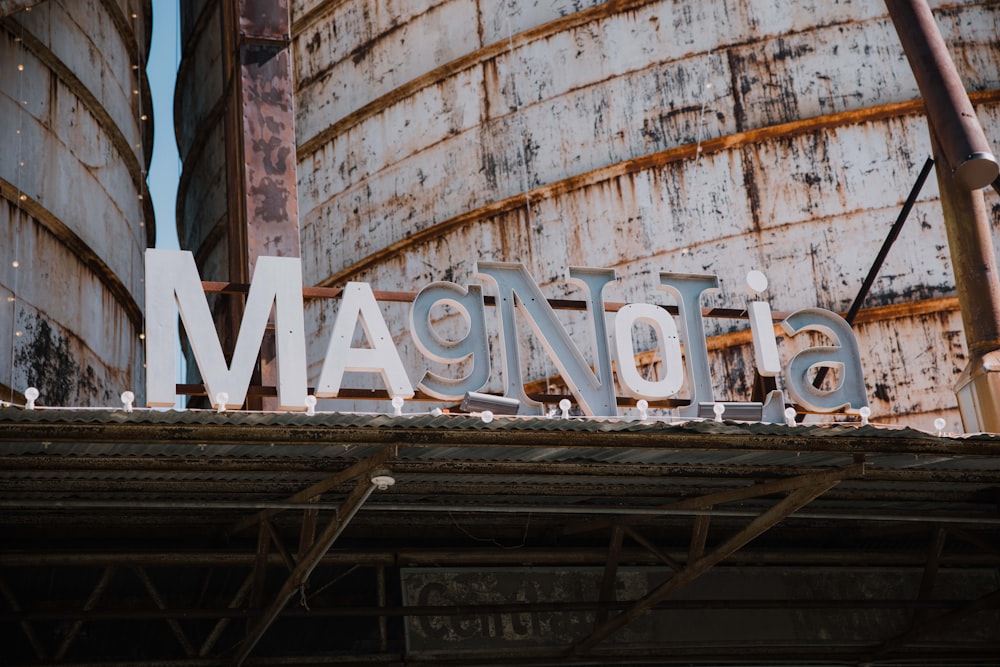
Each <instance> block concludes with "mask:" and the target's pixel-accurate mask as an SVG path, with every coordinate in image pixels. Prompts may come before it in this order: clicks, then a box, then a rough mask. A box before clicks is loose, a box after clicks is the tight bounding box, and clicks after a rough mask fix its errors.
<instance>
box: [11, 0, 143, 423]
mask: <svg viewBox="0 0 1000 667" xmlns="http://www.w3.org/2000/svg"><path fill="white" fill-rule="evenodd" d="M15 9H16V11H12V12H11V13H9V14H8V15H7V16H4V17H3V18H0V49H2V51H3V53H2V55H0V63H2V68H0V106H2V109H0V137H3V138H4V143H5V146H6V147H5V149H4V150H3V152H2V154H0V186H2V199H3V203H2V205H0V234H2V242H0V246H2V248H3V256H4V260H5V261H4V262H3V266H2V267H0V297H2V303H0V308H2V309H3V316H2V318H0V320H2V323H3V326H0V389H2V391H3V392H4V395H3V396H0V398H3V399H4V400H6V399H8V398H10V396H12V395H13V396H15V397H17V396H19V395H20V394H21V393H22V392H23V391H24V390H25V389H26V388H27V387H29V386H34V387H37V388H38V389H39V392H40V397H39V399H38V400H39V403H41V404H45V405H114V404H115V403H116V402H117V397H118V395H119V394H120V393H121V392H122V391H124V390H126V389H132V390H135V391H136V393H137V394H139V395H140V397H141V394H142V386H143V383H144V380H143V378H144V373H143V359H142V341H141V339H140V334H141V333H142V330H143V316H142V312H143V310H142V293H143V288H142V281H143V266H142V254H143V250H144V248H145V247H146V246H147V244H151V241H152V239H153V215H152V209H151V206H150V202H149V197H148V196H147V191H146V185H145V169H146V164H147V162H146V157H147V156H148V155H149V154H150V150H151V148H152V145H151V141H152V123H151V122H150V121H149V119H151V117H152V112H151V110H150V105H149V96H148V87H147V86H146V85H145V81H144V76H140V73H141V70H142V69H144V67H145V58H146V55H147V45H148V43H149V32H148V29H149V18H150V15H151V9H150V7H149V5H148V3H145V2H139V1H138V0H119V1H118V2H100V1H98V0H87V1H81V2H71V3H70V2H59V1H56V0H52V1H45V2H40V3H36V4H35V5H34V6H33V7H31V8H30V9H21V8H15ZM142 114H145V115H146V116H147V120H146V121H143V120H141V119H140V115H142ZM15 263H16V264H17V266H15ZM11 385H12V386H11ZM12 390H13V393H11V392H12Z"/></svg>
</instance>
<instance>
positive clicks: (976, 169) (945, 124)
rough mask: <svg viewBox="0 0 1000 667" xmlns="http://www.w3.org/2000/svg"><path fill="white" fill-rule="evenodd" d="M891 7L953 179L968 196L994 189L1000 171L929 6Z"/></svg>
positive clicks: (918, 0) (894, 0)
mask: <svg viewBox="0 0 1000 667" xmlns="http://www.w3.org/2000/svg"><path fill="white" fill-rule="evenodd" d="M885 5H886V7H887V8H888V10H889V16H890V17H891V18H892V22H893V25H895V26H896V32H897V33H898V35H899V41H900V42H901V43H902V45H903V51H904V52H905V53H906V58H907V60H909V62H910V69H912V70H913V76H914V78H915V79H916V80H917V86H918V87H919V88H920V95H921V96H922V97H923V99H924V106H925V107H926V109H927V118H928V121H929V122H930V124H931V127H932V128H933V131H934V132H935V134H937V136H938V138H939V140H940V141H941V146H942V148H943V149H944V151H943V153H944V158H945V161H946V162H947V164H948V165H949V166H950V168H951V171H952V175H953V176H954V177H955V180H956V181H957V182H958V184H959V185H960V186H961V187H963V188H964V189H966V190H975V189H977V188H984V187H986V186H988V185H990V183H992V182H993V180H994V179H995V178H997V176H998V174H1000V166H998V165H997V159H996V157H994V156H993V153H992V151H991V150H990V146H989V143H988V142H987V141H986V135H985V134H984V133H983V128H982V126H981V125H980V124H979V119H978V118H977V117H976V112H975V110H974V109H973V108H972V102H971V101H970V100H969V95H968V93H966V91H965V86H964V85H963V84H962V80H961V79H960V78H959V76H958V70H957V69H956V68H955V63H954V62H953V61H952V59H951V55H950V54H949V53H948V47H947V46H946V45H945V42H944V38H943V37H941V31H940V30H939V29H938V25H937V22H936V21H935V20H934V15H933V14H932V13H931V10H930V7H929V6H928V5H927V0H885Z"/></svg>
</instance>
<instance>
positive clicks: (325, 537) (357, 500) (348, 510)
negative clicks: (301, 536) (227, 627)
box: [234, 474, 375, 667]
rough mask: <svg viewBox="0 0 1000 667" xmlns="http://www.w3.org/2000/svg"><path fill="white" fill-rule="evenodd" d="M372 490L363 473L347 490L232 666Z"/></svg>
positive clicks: (257, 638)
mask: <svg viewBox="0 0 1000 667" xmlns="http://www.w3.org/2000/svg"><path fill="white" fill-rule="evenodd" d="M374 490H375V485H374V484H372V481H371V479H370V478H369V476H368V475H367V474H365V475H362V476H361V479H359V480H358V483H357V485H356V486H355V487H354V490H353V491H351V493H350V495H348V496H347V499H346V500H344V502H343V504H342V505H341V509H340V511H338V512H337V517H335V518H334V519H333V520H331V521H330V522H329V523H328V524H327V525H326V528H324V529H323V532H322V533H320V535H319V537H317V539H316V543H315V544H313V546H312V548H311V549H309V551H308V552H307V553H306V555H305V556H304V557H303V558H302V560H300V561H299V563H298V565H296V567H295V570H294V571H293V572H292V573H291V574H290V575H289V577H288V579H287V580H286V581H285V583H284V585H282V587H281V590H279V591H278V592H277V593H276V594H275V596H274V599H273V601H272V602H271V604H270V605H269V606H268V608H267V609H266V610H265V611H264V613H263V615H261V616H260V617H259V618H258V619H257V621H256V623H254V625H253V627H252V629H251V630H250V633H249V634H248V635H247V637H246V639H245V640H244V641H243V643H242V644H241V645H240V648H239V650H238V651H237V652H236V656H235V660H234V661H235V664H236V667H239V666H240V665H242V664H243V662H244V661H245V660H246V659H247V657H248V656H249V655H250V652H251V651H253V649H254V647H255V646H257V643H258V642H259V641H260V639H261V637H263V636H264V633H265V632H267V629H268V628H269V627H271V624H272V623H273V622H274V619H275V618H277V617H278V614H280V613H281V610H282V609H283V608H284V607H285V605H286V604H287V603H288V601H289V600H290V599H291V597H292V595H293V594H294V593H295V591H296V590H298V589H299V588H300V587H301V586H302V584H303V582H304V581H305V580H306V579H308V578H309V575H310V574H311V573H312V571H313V570H314V569H315V568H316V566H317V565H319V562H320V561H321V560H322V558H323V556H325V555H326V552H327V551H329V550H330V547H331V546H333V543H334V542H336V541H337V538H338V537H340V534H341V533H342V532H343V531H344V528H346V527H347V525H348V524H349V523H350V522H351V519H353V518H354V515H355V514H357V512H358V510H359V509H360V508H361V506H362V505H363V504H364V502H365V501H366V500H368V497H369V496H370V495H371V494H372V492H373V491H374Z"/></svg>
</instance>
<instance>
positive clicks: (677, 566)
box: [622, 526, 684, 572]
mask: <svg viewBox="0 0 1000 667" xmlns="http://www.w3.org/2000/svg"><path fill="white" fill-rule="evenodd" d="M622 529H623V530H624V531H625V534H626V535H628V536H629V537H631V538H632V539H633V540H634V541H635V543H636V544H638V545H639V546H641V547H642V548H643V549H645V550H646V551H648V552H649V553H651V554H653V555H654V556H656V557H657V558H659V559H660V560H661V561H663V563H664V564H665V565H666V566H667V567H669V568H670V569H671V570H673V571H674V572H680V571H681V570H683V569H684V566H683V565H682V564H681V562H680V561H679V560H677V559H676V558H673V557H672V556H670V554H668V553H666V552H664V551H663V550H662V549H659V548H658V547H657V546H656V545H655V544H653V543H652V542H650V541H649V540H647V539H646V538H645V537H643V536H642V535H641V534H640V533H639V532H638V531H637V530H635V528H633V527H632V526H622Z"/></svg>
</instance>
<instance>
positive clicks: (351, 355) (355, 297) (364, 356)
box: [316, 283, 413, 398]
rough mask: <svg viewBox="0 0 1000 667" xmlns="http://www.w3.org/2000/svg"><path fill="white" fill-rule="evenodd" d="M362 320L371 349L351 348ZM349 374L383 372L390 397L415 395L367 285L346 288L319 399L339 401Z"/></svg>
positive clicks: (320, 376)
mask: <svg viewBox="0 0 1000 667" xmlns="http://www.w3.org/2000/svg"><path fill="white" fill-rule="evenodd" d="M358 320H360V321H361V326H362V328H363V329H364V332H365V338H366V339H367V341H368V344H369V345H371V347H367V348H363V347H351V342H352V340H353V338H354V330H355V329H356V328H357V324H358ZM346 372H354V373H379V374H380V375H381V376H382V382H383V383H384V384H385V387H386V389H387V390H388V391H389V396H391V397H393V398H395V397H396V396H399V397H401V398H411V397H412V396H413V385H411V384H410V379H409V378H408V377H407V375H406V368H405V367H404V366H403V360H402V359H400V357H399V351H398V350H397V349H396V344H395V343H394V342H393V340H392V335H391V334H390V333H389V327H388V326H386V324H385V318H383V317H382V311H381V310H379V307H378V303H377V302H376V301H375V295H374V294H373V293H372V288H371V287H370V286H369V285H368V284H367V283H347V286H346V287H345V288H344V293H343V295H342V298H341V302H340V310H338V311H337V319H336V321H334V323H333V334H332V335H331V336H330V343H329V344H328V345H327V348H326V357H325V359H324V360H323V370H322V371H320V374H319V383H318V386H317V387H316V397H317V398H336V397H337V394H338V393H340V384H341V382H343V380H344V373H346Z"/></svg>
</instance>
